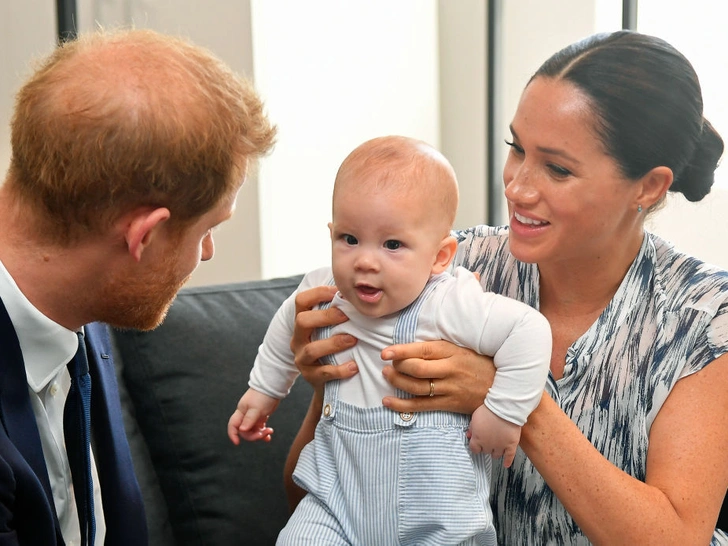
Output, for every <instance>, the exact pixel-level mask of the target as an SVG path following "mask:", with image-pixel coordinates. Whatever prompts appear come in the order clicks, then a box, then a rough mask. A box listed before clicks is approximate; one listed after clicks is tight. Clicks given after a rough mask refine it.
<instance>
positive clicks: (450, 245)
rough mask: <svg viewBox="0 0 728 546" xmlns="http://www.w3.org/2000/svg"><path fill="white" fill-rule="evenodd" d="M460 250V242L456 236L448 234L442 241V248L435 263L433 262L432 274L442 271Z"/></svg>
mask: <svg viewBox="0 0 728 546" xmlns="http://www.w3.org/2000/svg"><path fill="white" fill-rule="evenodd" d="M457 250H458V242H457V240H456V239H455V237H452V236H448V237H445V238H444V239H443V240H442V241H440V248H439V249H438V251H437V255H436V256H435V263H434V264H432V275H437V274H438V273H442V272H443V271H445V270H446V269H447V268H448V267H450V263H452V261H453V259H454V258H455V253H456V252H457Z"/></svg>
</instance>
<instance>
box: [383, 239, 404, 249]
mask: <svg viewBox="0 0 728 546" xmlns="http://www.w3.org/2000/svg"><path fill="white" fill-rule="evenodd" d="M401 246H402V243H401V242H400V241H395V240H394V239H390V240H389V241H385V242H384V248H386V249H387V250H397V249H398V248H400V247H401Z"/></svg>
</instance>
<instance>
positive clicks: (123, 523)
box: [85, 323, 147, 546]
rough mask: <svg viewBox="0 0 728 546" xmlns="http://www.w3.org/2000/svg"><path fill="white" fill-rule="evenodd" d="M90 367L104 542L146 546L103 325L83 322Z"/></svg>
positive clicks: (138, 493) (140, 503) (141, 509)
mask: <svg viewBox="0 0 728 546" xmlns="http://www.w3.org/2000/svg"><path fill="white" fill-rule="evenodd" d="M85 330H86V341H87V347H88V355H89V365H90V366H89V367H90V371H91V428H92V431H93V437H94V440H95V443H94V445H95V451H96V453H97V454H98V456H97V457H96V468H97V470H98V473H99V481H100V482H101V495H102V500H103V504H104V518H105V520H106V544H107V546H108V545H116V544H118V545H127V544H139V545H145V544H147V526H146V515H145V512H144V504H143V501H142V496H141V491H140V489H139V484H138V482H137V479H136V475H135V473H134V465H133V463H132V459H131V451H130V450H129V442H128V440H127V438H126V432H125V430H124V422H123V419H122V412H121V403H120V400H119V388H118V386H117V384H116V372H115V370H114V364H113V361H112V359H111V342H110V339H109V332H108V329H107V326H106V325H105V324H100V323H92V324H87V325H86V326H85Z"/></svg>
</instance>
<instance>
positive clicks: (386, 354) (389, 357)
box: [382, 349, 394, 360]
mask: <svg viewBox="0 0 728 546" xmlns="http://www.w3.org/2000/svg"><path fill="white" fill-rule="evenodd" d="M393 356H394V351H388V350H386V349H385V350H384V351H382V360H392V357H393Z"/></svg>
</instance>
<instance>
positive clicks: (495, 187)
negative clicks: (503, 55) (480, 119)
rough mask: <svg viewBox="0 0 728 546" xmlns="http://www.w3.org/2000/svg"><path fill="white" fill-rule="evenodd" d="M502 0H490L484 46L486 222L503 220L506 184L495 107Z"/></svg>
mask: <svg viewBox="0 0 728 546" xmlns="http://www.w3.org/2000/svg"><path fill="white" fill-rule="evenodd" d="M499 7H500V0H488V9H487V10H486V17H487V21H486V22H485V24H486V28H487V36H486V40H487V44H486V50H485V59H486V63H488V66H487V67H486V74H487V81H486V96H485V100H486V107H485V111H486V115H487V117H488V119H487V123H486V132H487V134H486V147H487V154H486V158H485V160H486V169H485V172H486V184H487V188H486V192H485V194H486V197H487V199H488V202H487V204H486V205H487V207H486V220H485V221H486V223H487V224H488V225H491V226H494V225H498V224H501V223H502V219H501V218H500V216H501V208H502V207H501V203H502V199H503V187H502V185H501V184H500V173H498V172H496V170H497V162H496V157H497V154H496V138H495V131H496V127H495V125H496V120H497V119H498V115H497V113H496V108H497V107H498V97H497V92H496V89H497V85H496V72H497V70H496V66H497V65H498V59H497V56H498V53H499V48H498V41H499V32H498V20H499V17H500V9H499Z"/></svg>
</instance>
